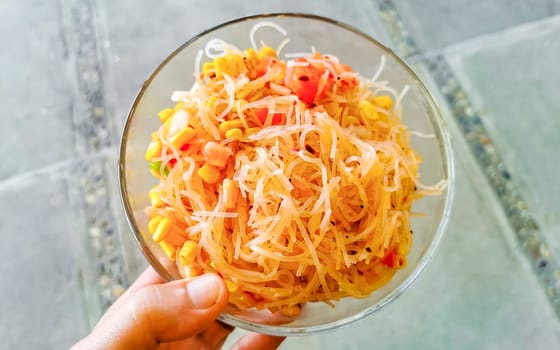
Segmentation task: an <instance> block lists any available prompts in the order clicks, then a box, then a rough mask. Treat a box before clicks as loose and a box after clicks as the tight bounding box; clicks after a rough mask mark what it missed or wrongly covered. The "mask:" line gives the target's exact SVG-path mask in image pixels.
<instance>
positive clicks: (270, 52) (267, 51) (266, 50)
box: [259, 46, 276, 60]
mask: <svg viewBox="0 0 560 350" xmlns="http://www.w3.org/2000/svg"><path fill="white" fill-rule="evenodd" d="M267 56H269V57H276V50H274V49H273V48H272V47H268V46H264V47H262V48H261V49H260V50H259V59H261V60H262V59H263V58H265V57H267Z"/></svg>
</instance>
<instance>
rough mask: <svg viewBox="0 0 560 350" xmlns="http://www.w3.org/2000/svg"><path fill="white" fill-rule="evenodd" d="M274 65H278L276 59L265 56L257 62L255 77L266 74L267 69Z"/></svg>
mask: <svg viewBox="0 0 560 350" xmlns="http://www.w3.org/2000/svg"><path fill="white" fill-rule="evenodd" d="M276 63H278V59H277V58H276V57H273V56H265V57H263V59H262V60H261V61H260V62H259V64H258V66H257V76H258V77H262V76H263V75H265V74H266V72H267V70H268V68H269V67H273V66H274V65H275V64H276Z"/></svg>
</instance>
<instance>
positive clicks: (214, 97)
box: [206, 95, 218, 106]
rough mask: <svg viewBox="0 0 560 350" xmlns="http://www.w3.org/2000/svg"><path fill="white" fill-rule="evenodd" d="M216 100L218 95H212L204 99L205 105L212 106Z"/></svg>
mask: <svg viewBox="0 0 560 350" xmlns="http://www.w3.org/2000/svg"><path fill="white" fill-rule="evenodd" d="M216 100H218V97H216V95H212V96H210V97H209V98H208V100H206V105H207V106H213V105H214V104H215V103H216Z"/></svg>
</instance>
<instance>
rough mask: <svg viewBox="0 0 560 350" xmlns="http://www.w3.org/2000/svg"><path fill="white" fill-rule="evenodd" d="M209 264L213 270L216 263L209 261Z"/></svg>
mask: <svg viewBox="0 0 560 350" xmlns="http://www.w3.org/2000/svg"><path fill="white" fill-rule="evenodd" d="M208 265H210V267H211V268H213V269H214V270H216V263H214V262H213V261H210V264H208Z"/></svg>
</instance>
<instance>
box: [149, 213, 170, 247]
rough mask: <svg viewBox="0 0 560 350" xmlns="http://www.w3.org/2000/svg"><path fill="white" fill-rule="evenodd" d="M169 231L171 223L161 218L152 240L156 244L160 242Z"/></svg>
mask: <svg viewBox="0 0 560 350" xmlns="http://www.w3.org/2000/svg"><path fill="white" fill-rule="evenodd" d="M170 230H171V221H170V220H169V219H168V218H163V219H162V220H161V221H160V222H159V223H158V225H157V228H156V231H155V232H154V234H153V236H152V239H153V240H154V241H156V242H161V241H162V240H163V239H164V238H165V236H167V234H168V233H169V231H170Z"/></svg>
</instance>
